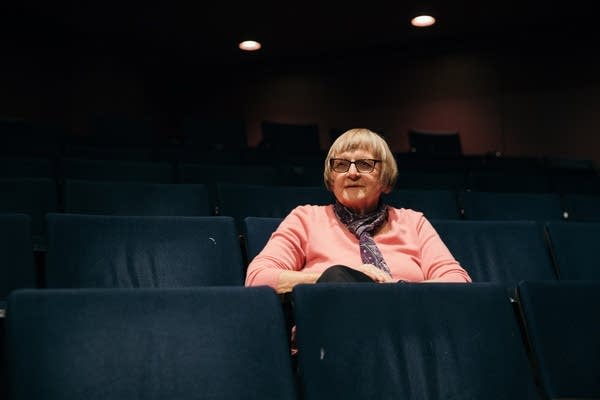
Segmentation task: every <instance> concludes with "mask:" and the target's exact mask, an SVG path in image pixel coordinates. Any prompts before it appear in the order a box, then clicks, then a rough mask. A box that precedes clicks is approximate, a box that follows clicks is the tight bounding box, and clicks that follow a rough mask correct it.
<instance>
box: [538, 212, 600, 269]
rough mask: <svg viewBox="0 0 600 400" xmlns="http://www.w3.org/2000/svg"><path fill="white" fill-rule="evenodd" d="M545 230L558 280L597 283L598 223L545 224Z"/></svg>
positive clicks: (599, 234)
mask: <svg viewBox="0 0 600 400" xmlns="http://www.w3.org/2000/svg"><path fill="white" fill-rule="evenodd" d="M546 229H547V231H548V236H549V239H550V248H551V250H552V255H553V256H554V262H555V263H556V267H557V270H558V277H559V279H560V280H600V261H599V260H598V257H597V252H596V246H597V245H598V238H599V237H600V222H549V223H547V224H546Z"/></svg>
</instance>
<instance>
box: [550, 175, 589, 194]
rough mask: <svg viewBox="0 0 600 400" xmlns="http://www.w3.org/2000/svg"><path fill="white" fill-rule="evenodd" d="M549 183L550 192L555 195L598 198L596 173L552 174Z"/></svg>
mask: <svg viewBox="0 0 600 400" xmlns="http://www.w3.org/2000/svg"><path fill="white" fill-rule="evenodd" d="M550 181H551V184H552V190H554V191H555V192H557V193H561V194H571V193H578V194H587V195H596V196H600V176H598V174H597V173H571V174H567V173H554V174H553V175H551V176H550Z"/></svg>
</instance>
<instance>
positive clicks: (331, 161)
mask: <svg viewBox="0 0 600 400" xmlns="http://www.w3.org/2000/svg"><path fill="white" fill-rule="evenodd" d="M336 161H346V162H348V169H346V170H345V171H336V170H335V168H334V165H333V164H334V163H335V162H336ZM360 161H372V162H373V166H372V167H371V169H370V170H368V171H361V170H360V169H359V168H358V166H357V164H356V163H357V162H360ZM381 161H382V160H376V159H374V158H361V159H359V160H354V161H350V160H347V159H345V158H330V159H329V166H330V167H331V170H332V171H333V172H337V173H338V174H344V173H346V172H348V171H350V167H351V166H352V164H354V168H355V169H356V171H357V172H360V173H363V174H370V173H371V172H373V171H374V170H375V167H376V166H377V163H380V162H381Z"/></svg>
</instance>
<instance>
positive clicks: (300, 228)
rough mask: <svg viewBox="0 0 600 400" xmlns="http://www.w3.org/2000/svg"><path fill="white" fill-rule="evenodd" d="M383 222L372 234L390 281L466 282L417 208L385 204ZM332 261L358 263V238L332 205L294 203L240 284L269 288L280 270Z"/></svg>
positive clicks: (325, 264)
mask: <svg viewBox="0 0 600 400" xmlns="http://www.w3.org/2000/svg"><path fill="white" fill-rule="evenodd" d="M388 221H389V229H388V230H386V231H385V232H382V233H380V234H377V235H375V238H374V239H375V242H376V243H377V247H378V248H379V250H380V251H381V253H382V254H383V258H384V259H385V261H386V262H387V264H388V266H389V268H390V271H391V273H392V278H394V280H405V281H409V282H420V281H424V280H428V279H434V278H435V279H438V280H441V281H445V282H471V278H470V277H469V274H468V273H467V272H466V271H465V270H464V269H463V268H462V267H461V266H460V264H459V263H458V262H457V261H456V260H455V259H454V257H453V256H452V254H450V251H449V250H448V248H447V247H446V245H445V244H444V243H443V242H442V240H441V239H440V237H439V236H438V234H437V232H436V231H435V229H434V228H433V226H431V224H430V223H429V221H428V220H427V219H426V218H425V217H424V216H423V214H422V213H420V212H418V211H413V210H409V209H404V208H400V209H398V208H393V207H389V211H388ZM336 264H342V265H347V266H349V267H353V266H358V265H361V264H362V261H361V259H360V254H359V245H358V239H357V238H356V236H354V235H353V234H352V233H350V231H349V230H348V229H347V228H346V227H345V226H344V225H343V224H342V223H341V222H340V221H339V220H338V219H337V217H336V216H335V214H334V212H333V206H332V205H328V206H311V205H306V206H299V207H296V208H295V209H294V210H293V211H292V212H291V213H290V214H289V215H288V216H287V217H286V218H285V219H284V220H283V221H282V222H281V225H279V227H278V228H277V230H276V231H275V232H273V234H272V235H271V239H270V240H269V241H268V243H267V244H266V246H265V248H264V249H263V250H262V251H261V252H260V253H259V254H258V255H257V256H256V257H255V258H254V259H253V260H252V262H251V263H250V265H249V266H248V271H247V274H246V286H258V285H268V286H271V287H273V288H275V287H276V285H277V282H278V279H279V274H280V273H281V271H283V270H294V271H299V270H304V271H307V272H308V271H311V272H323V271H324V270H325V269H327V268H328V267H330V266H332V265H336Z"/></svg>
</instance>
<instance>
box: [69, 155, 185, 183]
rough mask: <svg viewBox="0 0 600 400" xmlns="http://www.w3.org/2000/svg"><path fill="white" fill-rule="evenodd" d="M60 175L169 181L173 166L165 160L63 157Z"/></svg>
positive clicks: (114, 179) (98, 178)
mask: <svg viewBox="0 0 600 400" xmlns="http://www.w3.org/2000/svg"><path fill="white" fill-rule="evenodd" d="M59 174H60V177H61V179H63V180H66V179H81V180H104V181H141V182H155V183H171V182H173V181H174V170H173V166H172V165H171V164H169V163H166V162H144V161H124V160H94V159H83V158H81V159H79V158H63V159H61V160H60V172H59Z"/></svg>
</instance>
